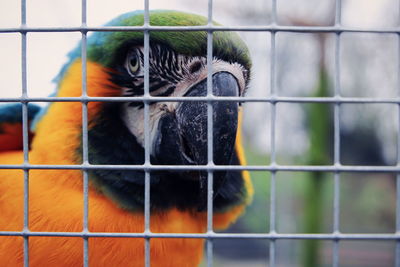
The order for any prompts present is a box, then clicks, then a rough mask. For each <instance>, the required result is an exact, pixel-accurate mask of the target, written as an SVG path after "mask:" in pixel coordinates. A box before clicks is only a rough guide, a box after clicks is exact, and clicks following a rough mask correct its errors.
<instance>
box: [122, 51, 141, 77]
mask: <svg viewBox="0 0 400 267" xmlns="http://www.w3.org/2000/svg"><path fill="white" fill-rule="evenodd" d="M125 68H126V69H127V71H128V72H129V74H130V75H132V76H134V75H135V74H136V73H137V72H138V71H139V69H140V59H139V55H138V53H137V51H136V50H134V51H131V52H129V53H128V56H127V57H126V62H125Z"/></svg>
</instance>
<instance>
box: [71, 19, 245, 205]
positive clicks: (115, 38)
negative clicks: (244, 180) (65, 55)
mask: <svg viewBox="0 0 400 267" xmlns="http://www.w3.org/2000/svg"><path fill="white" fill-rule="evenodd" d="M206 23H207V20H206V18H204V17H201V16H197V15H193V14H187V13H182V12H176V11H151V12H150V24H151V25H157V26H167V25H168V26H195V25H204V24H206ZM114 25H119V26H120V25H122V26H138V25H143V12H133V13H128V14H125V15H122V16H120V17H118V18H117V19H115V20H113V21H111V22H110V23H109V24H108V26H114ZM143 40H144V36H143V32H138V31H137V32H132V31H123V32H96V33H94V34H93V35H92V36H91V37H90V38H89V39H88V43H87V58H88V61H89V62H95V63H97V64H100V65H101V66H102V67H104V68H105V69H106V70H107V72H108V73H109V81H108V82H111V84H112V88H113V90H115V91H116V92H117V93H116V96H124V97H133V96H143V94H144V83H145V80H144V72H145V68H144V54H145V52H144V41H143ZM79 50H80V49H77V51H79ZM77 51H75V52H73V53H72V54H71V55H72V56H71V57H72V58H73V57H74V53H76V52H77ZM211 65H212V92H213V94H214V95H215V96H224V97H231V96H232V97H238V96H243V95H244V93H245V91H246V87H247V85H248V82H249V76H250V66H251V62H250V56H249V52H248V50H247V47H246V45H245V44H244V43H243V41H242V40H241V39H240V38H239V36H238V35H237V34H235V33H232V32H214V34H213V59H212V63H211ZM207 72H208V69H207V33H206V32H204V31H158V32H156V31H150V46H149V92H150V95H151V96H157V97H201V96H206V95H207ZM87 79H91V77H90V75H88V78H87ZM207 105H208V104H207V102H204V101H190V102H189V101H184V102H171V101H158V102H155V101H154V102H149V122H148V129H149V149H150V151H149V153H150V160H151V164H155V165H206V164H207V163H208V153H207V146H208V144H207V142H208V136H207V114H208V113H207V112H208V111H207ZM212 107H213V108H212V110H213V113H212V121H213V160H214V163H215V164H217V165H233V164H235V165H236V164H239V160H238V156H237V154H236V152H235V140H236V134H237V129H238V113H239V103H238V102H237V101H216V102H213V103H212ZM91 125H92V126H91V127H90V129H89V160H90V163H93V164H143V163H144V143H145V141H144V140H145V134H144V128H145V127H144V103H143V101H129V100H127V101H126V102H109V103H105V104H104V106H103V109H101V111H100V112H99V114H97V115H96V118H94V119H93V120H92V123H91ZM240 175H241V174H240V173H239V172H237V173H233V172H227V171H219V172H215V173H214V191H215V193H216V197H217V195H218V193H219V192H221V193H220V194H221V198H222V195H223V194H224V193H223V192H224V190H222V189H221V190H220V188H222V187H223V185H224V184H225V183H227V182H226V181H227V180H228V179H227V178H229V179H231V180H232V182H233V185H229V186H240V185H239V183H240V181H241V178H240ZM230 176H232V177H230ZM234 176H237V177H236V180H237V181H236V180H235V177H234ZM91 177H92V178H93V180H94V182H95V184H97V185H99V186H98V188H100V190H101V191H103V192H104V193H106V194H108V195H110V196H112V197H113V198H114V199H116V200H117V201H118V202H119V203H120V204H121V205H122V206H123V207H125V208H135V207H136V204H140V205H141V204H143V203H142V202H143V183H144V179H143V177H144V173H143V171H136V170H129V171H128V170H127V171H115V170H109V171H105V170H98V171H93V173H92V175H91ZM206 180H207V172H206V171H204V172H203V171H174V170H171V171H157V172H156V171H152V172H151V186H152V187H151V190H152V207H153V208H163V207H170V206H178V208H197V209H202V208H204V207H205V197H204V196H205V195H206V194H205V193H206V191H205V190H206ZM239 180H240V181H239ZM228 183H229V182H228ZM235 184H237V185H235ZM229 186H228V187H229ZM171 190H172V192H174V193H172V195H173V196H171ZM163 194H165V196H164V195H163ZM167 194H168V195H167ZM226 194H227V193H226ZM230 197H232V196H230ZM165 199H168V200H165ZM188 199H189V200H188ZM224 201H226V199H224V200H221V201H220V202H221V203H223V202H224ZM221 205H222V204H221Z"/></svg>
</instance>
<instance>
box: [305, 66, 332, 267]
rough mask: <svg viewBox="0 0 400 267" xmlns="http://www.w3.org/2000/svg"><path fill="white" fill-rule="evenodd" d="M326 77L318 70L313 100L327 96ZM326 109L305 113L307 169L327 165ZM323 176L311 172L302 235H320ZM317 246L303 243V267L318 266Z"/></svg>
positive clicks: (313, 106)
mask: <svg viewBox="0 0 400 267" xmlns="http://www.w3.org/2000/svg"><path fill="white" fill-rule="evenodd" d="M328 86H329V84H328V76H327V73H326V71H325V69H324V68H323V67H321V68H320V74H319V81H318V87H317V89H316V92H315V95H314V96H316V97H326V96H328ZM330 114H331V110H330V108H329V105H327V104H323V103H316V104H311V105H310V106H309V108H308V110H307V118H308V123H309V125H308V126H309V128H308V129H309V136H310V150H309V153H308V160H307V162H306V164H307V165H328V164H329V163H330V160H331V159H330V150H331V148H330V147H331V145H330V144H331V133H332V132H333V131H332V119H331V115H330ZM325 175H326V174H325V173H324V172H311V173H310V182H309V183H308V187H307V188H306V199H305V210H304V232H306V233H319V232H321V230H322V225H323V218H322V201H323V194H322V192H323V191H322V188H323V182H324V179H323V178H324V176H325ZM318 249H319V244H318V241H316V240H305V245H304V253H303V266H307V267H308V266H310V267H312V266H317V264H318V262H319V259H318V254H319V253H318Z"/></svg>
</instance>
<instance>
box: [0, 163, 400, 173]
mask: <svg viewBox="0 0 400 267" xmlns="http://www.w3.org/2000/svg"><path fill="white" fill-rule="evenodd" d="M1 169H20V170H47V169H48V170H58V169H63V170H139V171H160V170H165V171H187V170H201V171H225V170H228V171H246V170H247V171H269V172H278V171H287V172H297V171H303V172H321V171H322V172H371V173H384V172H390V173H395V172H400V165H397V166H353V165H326V166H325V165H312V166H311V165H277V164H274V165H247V166H240V165H235V166H231V165H212V164H208V165H45V164H43V165H34V164H21V165H18V164H14V165H13V164H0V170H1Z"/></svg>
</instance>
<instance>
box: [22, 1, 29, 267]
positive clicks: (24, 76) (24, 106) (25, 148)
mask: <svg viewBox="0 0 400 267" xmlns="http://www.w3.org/2000/svg"><path fill="white" fill-rule="evenodd" d="M25 26H26V0H21V27H22V28H23V27H25ZM26 47H27V41H26V32H22V33H21V79H22V98H23V99H24V98H26V97H27V96H28V93H27V91H28V84H27V65H26V63H27V62H26ZM22 142H23V154H24V163H23V164H24V165H28V164H29V154H28V152H29V136H28V102H25V101H24V102H22ZM23 232H25V233H27V232H29V170H28V169H24V228H23ZM23 237H24V266H25V267H28V266H29V236H27V235H24V236H23Z"/></svg>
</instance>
